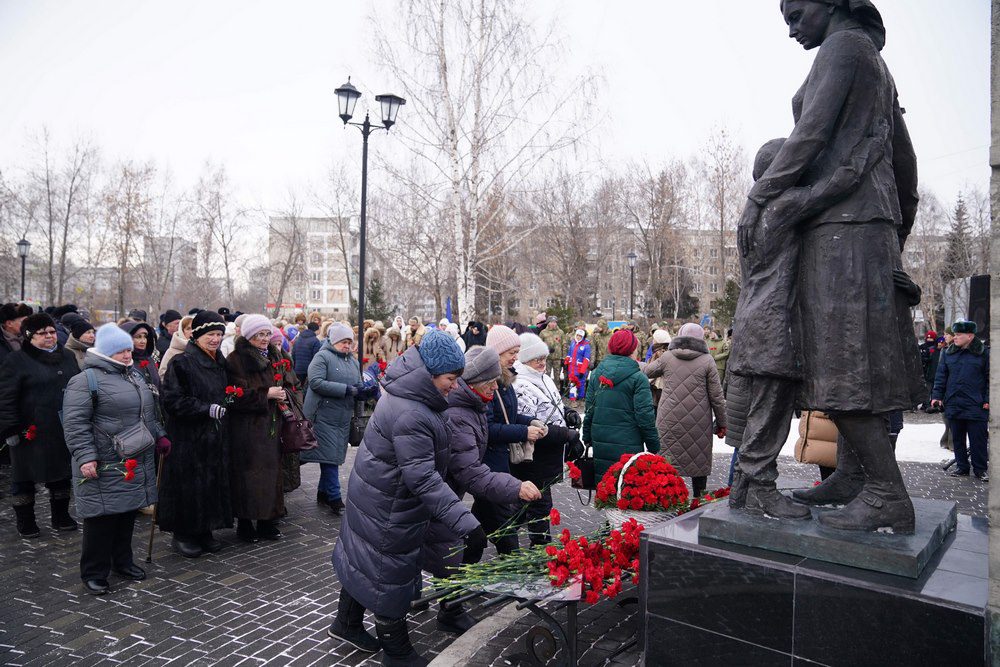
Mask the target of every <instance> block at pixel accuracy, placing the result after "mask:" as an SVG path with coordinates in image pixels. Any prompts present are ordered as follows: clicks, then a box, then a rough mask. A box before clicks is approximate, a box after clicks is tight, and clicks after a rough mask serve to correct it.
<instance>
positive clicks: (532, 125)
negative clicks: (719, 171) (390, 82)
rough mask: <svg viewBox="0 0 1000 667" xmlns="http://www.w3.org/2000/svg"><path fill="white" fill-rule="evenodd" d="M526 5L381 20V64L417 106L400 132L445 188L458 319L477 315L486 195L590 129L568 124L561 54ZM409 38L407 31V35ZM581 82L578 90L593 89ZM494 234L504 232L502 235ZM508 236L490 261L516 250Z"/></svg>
mask: <svg viewBox="0 0 1000 667" xmlns="http://www.w3.org/2000/svg"><path fill="white" fill-rule="evenodd" d="M523 9H524V8H523V3H519V2H515V3H511V2H504V1H501V0H411V1H410V2H409V3H407V5H406V7H405V9H404V10H403V11H402V12H400V13H399V23H398V25H397V26H388V25H386V24H384V23H383V24H378V25H377V26H376V28H377V48H378V53H379V56H380V59H381V61H382V63H383V64H384V65H385V66H386V67H387V68H388V69H389V70H390V71H391V72H392V73H393V75H395V77H396V78H397V79H398V80H399V81H400V82H401V83H402V85H403V88H404V93H405V95H406V97H407V98H408V100H409V103H410V104H412V105H414V106H415V107H416V108H415V109H414V110H413V112H412V113H410V114H408V115H407V118H408V119H409V120H408V121H407V122H406V123H401V124H400V125H399V126H397V127H400V134H401V135H402V136H403V137H404V139H405V140H406V142H407V146H408V147H409V149H410V150H411V152H412V154H413V156H414V158H415V159H416V160H418V161H419V162H421V163H422V164H423V165H424V166H425V167H427V168H429V171H431V172H432V173H434V174H436V177H437V179H438V182H440V183H441V184H442V186H443V188H444V189H445V191H446V192H447V196H446V197H442V200H441V203H440V207H441V209H440V212H441V214H442V215H443V216H444V217H445V219H447V220H449V221H450V225H451V228H452V247H453V249H454V256H455V257H454V260H453V261H454V265H455V274H456V283H457V293H458V302H459V308H460V319H461V320H462V321H468V320H470V319H473V314H474V310H475V304H476V292H477V276H478V275H480V267H481V264H482V262H483V261H488V259H489V257H484V256H482V255H481V254H480V249H481V248H482V245H483V244H482V243H481V237H482V236H483V235H486V234H489V233H490V230H489V228H490V226H491V225H492V224H494V223H496V222H497V219H496V218H494V217H491V212H494V213H499V212H501V211H503V210H504V208H503V207H488V206H486V205H485V204H486V198H487V197H494V196H497V193H499V192H505V193H510V192H516V191H518V190H519V189H520V187H521V186H522V184H523V182H524V180H525V179H526V177H527V176H528V175H529V174H530V173H531V171H532V170H533V169H534V168H535V167H536V166H538V165H539V164H540V163H541V162H543V161H545V160H547V159H548V158H550V157H551V156H552V155H553V154H554V153H556V152H558V151H559V150H561V149H563V148H566V147H568V146H571V145H573V144H574V142H575V141H576V140H577V139H578V138H579V137H580V136H581V135H582V133H583V132H585V128H586V126H587V123H572V122H560V120H559V119H560V116H562V115H564V114H566V113H567V112H569V111H572V109H569V108H567V105H566V104H565V100H567V99H571V97H570V96H569V95H563V92H564V91H563V90H561V89H560V88H559V87H558V86H557V85H555V84H554V78H553V76H552V73H553V72H554V71H556V68H557V66H558V65H557V63H558V62H559V58H558V49H557V46H556V44H555V40H554V39H553V38H552V35H551V33H545V34H541V35H539V34H538V33H537V32H536V31H535V30H534V29H533V27H532V25H531V23H530V22H529V20H528V19H526V18H524V16H525V12H524V11H523ZM400 33H402V34H400ZM586 83H587V81H585V80H577V81H573V82H572V83H571V84H570V86H571V87H572V88H578V87H580V86H584V87H585V86H586ZM493 236H494V237H496V236H498V235H496V234H494V235H493ZM519 240H520V237H519V236H517V235H515V236H514V237H510V236H505V237H504V238H503V239H502V243H501V244H500V245H497V244H495V243H493V244H490V245H491V246H493V249H492V251H491V253H490V254H491V255H498V254H503V253H504V252H506V251H508V250H509V249H510V248H512V247H515V246H516V245H517V243H518V241H519Z"/></svg>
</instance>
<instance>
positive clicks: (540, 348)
mask: <svg viewBox="0 0 1000 667" xmlns="http://www.w3.org/2000/svg"><path fill="white" fill-rule="evenodd" d="M547 356H549V346H548V345H546V344H545V341H544V340H542V339H541V338H539V337H538V336H536V335H535V334H533V333H523V334H521V351H520V352H518V353H517V360H518V361H520V362H521V363H522V364H524V363H527V362H529V361H531V360H532V359H539V358H544V357H547Z"/></svg>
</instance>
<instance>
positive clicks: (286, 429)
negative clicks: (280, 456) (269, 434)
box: [281, 401, 319, 454]
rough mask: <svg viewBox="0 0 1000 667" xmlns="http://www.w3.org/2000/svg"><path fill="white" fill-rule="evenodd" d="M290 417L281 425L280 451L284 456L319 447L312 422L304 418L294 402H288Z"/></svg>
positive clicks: (285, 418) (284, 418)
mask: <svg viewBox="0 0 1000 667" xmlns="http://www.w3.org/2000/svg"><path fill="white" fill-rule="evenodd" d="M287 405H288V409H289V411H290V412H291V416H290V417H284V416H283V421H282V423H281V451H283V452H284V453H286V454H290V453H294V452H304V451H308V450H310V449H316V448H317V447H319V440H317V439H316V433H315V432H314V431H313V426H312V422H310V421H309V420H308V419H306V418H305V415H303V414H302V410H301V409H300V408H299V406H298V405H297V404H296V403H295V401H289V402H288V404H287Z"/></svg>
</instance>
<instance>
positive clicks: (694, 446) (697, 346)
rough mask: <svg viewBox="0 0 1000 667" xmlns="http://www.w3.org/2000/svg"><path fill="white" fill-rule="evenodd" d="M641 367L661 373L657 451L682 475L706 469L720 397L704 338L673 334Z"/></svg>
mask: <svg viewBox="0 0 1000 667" xmlns="http://www.w3.org/2000/svg"><path fill="white" fill-rule="evenodd" d="M645 371H646V375H647V376H648V377H650V378H657V377H660V376H662V377H663V383H662V384H663V387H662V389H663V393H662V395H661V396H660V404H659V406H658V407H657V410H656V429H657V431H659V433H660V454H662V455H664V456H666V458H667V460H669V461H670V462H671V463H672V464H673V465H674V467H675V468H677V471H678V472H679V473H680V474H681V475H683V476H686V477H687V476H689V477H699V476H702V475H709V474H711V472H712V435H713V432H714V431H715V428H719V427H725V425H726V399H725V397H724V396H723V393H722V383H721V382H719V371H718V370H717V369H716V367H715V360H714V359H712V357H711V355H709V354H708V348H707V347H706V346H705V341H703V340H698V339H697V338H687V337H684V338H682V337H677V338H674V339H673V340H672V341H671V342H670V347H669V349H668V350H667V352H665V353H664V354H663V355H662V356H661V357H660V358H659V359H657V360H656V361H654V362H652V363H650V364H648V365H647V366H646V368H645ZM713 414H714V416H715V428H713V424H712V416H713Z"/></svg>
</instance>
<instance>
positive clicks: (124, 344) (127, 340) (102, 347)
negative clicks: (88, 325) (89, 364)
mask: <svg viewBox="0 0 1000 667" xmlns="http://www.w3.org/2000/svg"><path fill="white" fill-rule="evenodd" d="M132 349H134V346H133V345H132V336H130V335H129V333H128V332H127V331H125V330H124V329H122V328H121V327H119V326H118V325H117V324H115V323H114V322H109V323H108V324H105V325H104V326H102V327H101V328H100V329H98V330H97V338H96V339H95V340H94V352H97V353H98V354H103V355H104V356H105V357H110V356H112V355H115V354H118V353H119V352H122V351H124V350H132Z"/></svg>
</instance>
